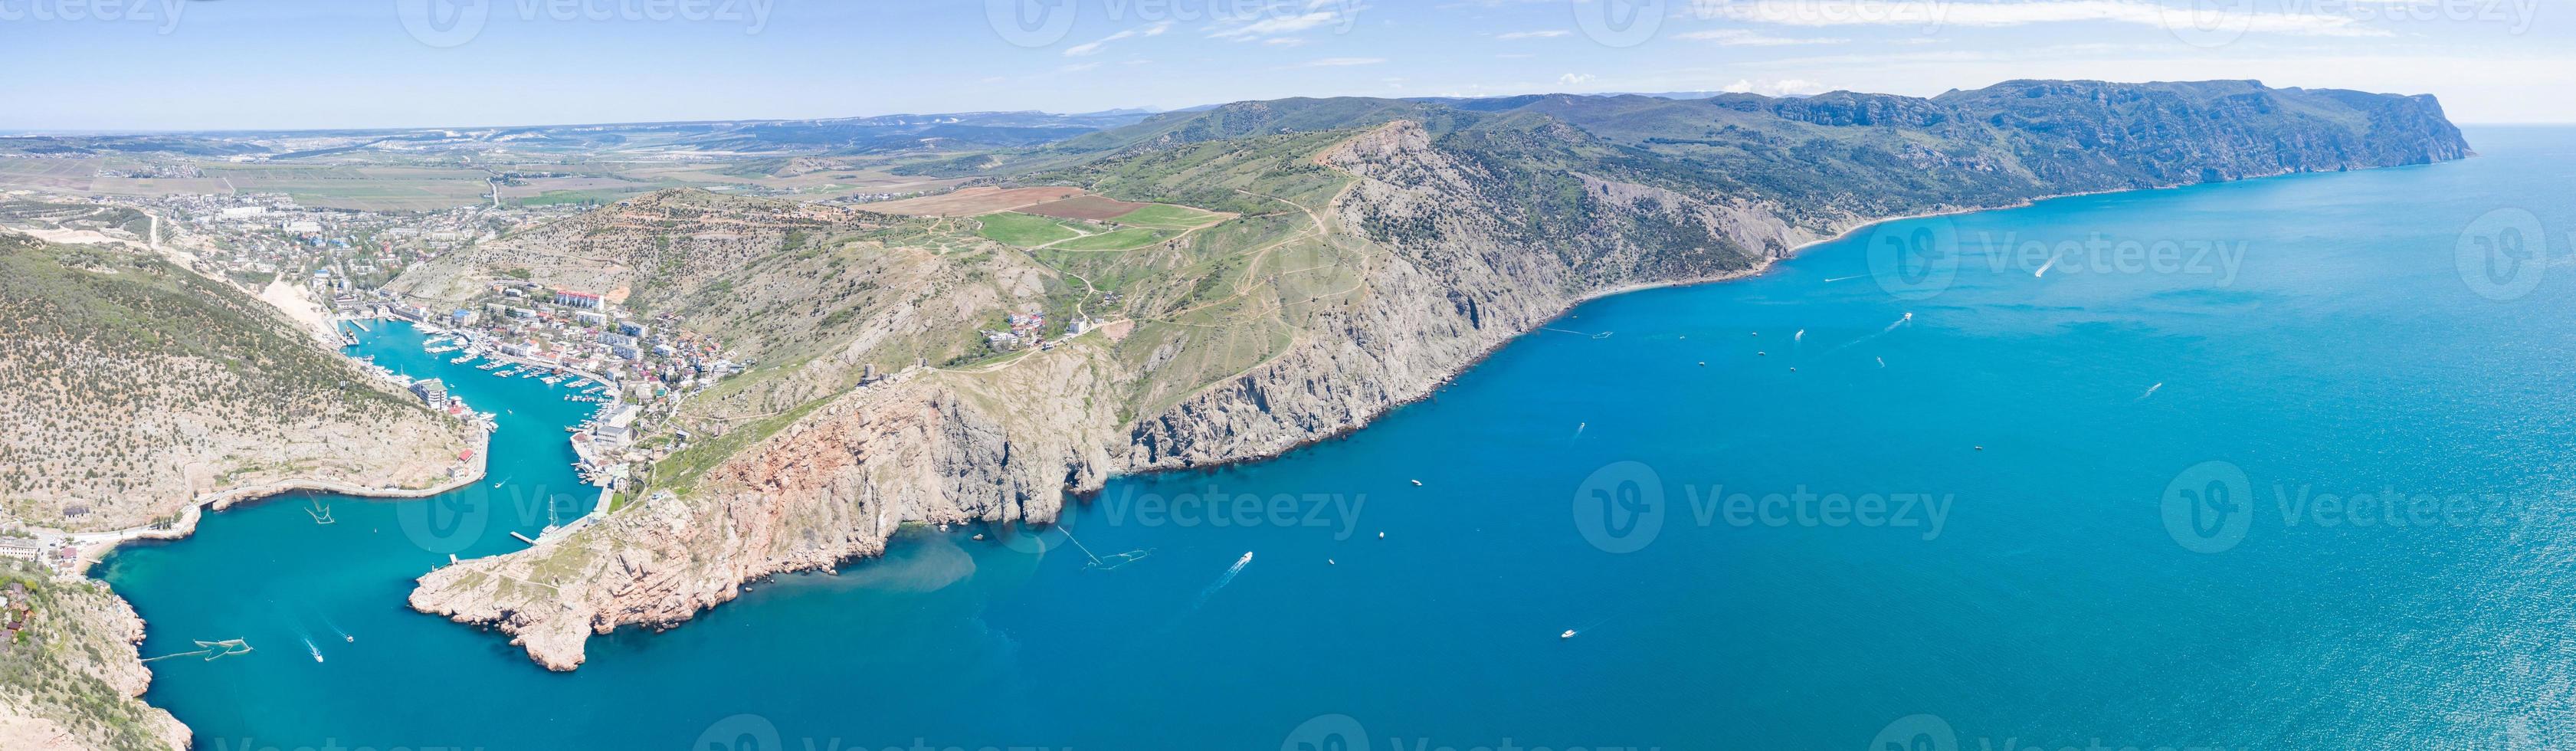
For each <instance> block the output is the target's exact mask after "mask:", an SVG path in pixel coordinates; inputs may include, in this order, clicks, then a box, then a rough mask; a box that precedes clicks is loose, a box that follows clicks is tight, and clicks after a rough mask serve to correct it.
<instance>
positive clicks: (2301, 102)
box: [397, 81, 2468, 669]
mask: <svg viewBox="0 0 2576 751" xmlns="http://www.w3.org/2000/svg"><path fill="white" fill-rule="evenodd" d="M2467 155H2468V148H2467V144H2466V143H2465V141H2463V140H2462V139H2461V137H2460V135H2459V132H2458V130H2457V129H2456V128H2454V127H2452V126H2451V125H2450V123H2449V122H2448V121H2447V119H2445V118H2444V116H2443V114H2442V112H2441V108H2440V106H2439V104H2438V103H2436V102H2434V101H2432V100H2431V99H2430V98H2428V97H2399V96H2385V95H2374V94H2363V93H2358V92H2346V91H2309V90H2299V89H2271V88H2266V87H2264V86H2262V85H2261V84H2259V83H2254V82H2227V81H2221V82H2205V83H2188V84H2116V83H2102V82H2081V81H2078V82H2049V81H2017V82H2011V83H2006V84H2002V85H1998V86H1996V87H1992V88H1989V89H1984V90H1979V91H1970V92H1952V93H1949V94H1945V95H1943V96H1940V97H1935V98H1930V99H1922V98H1908V97H1893V96H1883V95H1868V94H1853V93H1848V92H1837V93H1833V94H1826V95H1822V96H1817V97H1808V98H1798V99H1776V98H1766V97H1759V96H1751V95H1725V96H1718V97H1714V98H1708V99H1693V100H1673V99H1658V98H1653V97H1642V96H1627V97H1577V96H1534V97H1514V98H1509V99H1492V100H1460V101H1447V102H1431V101H1408V100H1389V99H1301V100H1282V101H1275V102H1244V103H1236V104H1230V105H1225V106H1221V107H1216V108H1213V109H1209V110H1205V111H1199V112H1188V113H1173V114H1165V115H1157V116H1154V117H1150V118H1145V119H1144V120H1143V121H1141V122H1138V123H1136V124H1134V125H1129V126H1126V127H1122V128H1115V129H1111V130H1106V131H1101V132H1098V133H1092V134H1089V135H1083V136H1077V137H1074V138H1070V139H1065V140H1062V141H1059V142H1055V143H1051V144H1045V145H1039V146H1032V147H1026V148H1019V149H1006V150H999V151H992V152H981V153H976V154H972V155H968V156H966V157H962V158H959V159H955V160H947V161H941V162H935V163H927V164H925V165H923V166H921V167H920V169H922V170H925V171H933V172H939V173H941V174H947V175H954V176H965V177H976V178H978V179H981V180H983V181H984V182H985V183H986V185H985V186H984V187H986V188H990V189H989V190H976V191H973V192H968V191H960V192H958V193H956V194H951V195H949V196H940V197H935V198H936V199H937V200H931V199H916V200H914V201H907V202H900V203H890V204H879V205H863V206H860V207H857V208H855V209H846V210H845V209H818V208H812V207H804V206H800V205H797V204H788V203H783V202H772V201H757V200H750V199H734V198H724V197H718V196H713V195H711V194H705V193H696V192H666V193H659V194H654V195H653V196H650V197H649V198H647V199H641V200H637V201H632V202H629V203H628V204H627V205H622V206H617V207H611V208H606V209H602V210H600V211H598V212H595V213H593V214H590V215H586V216H584V217H581V218H578V219H574V220H567V221H566V222H563V223H560V224H559V225H556V226H553V227H549V228H546V229H543V230H539V231H534V232H530V233H526V234H524V235H520V236H515V237H511V238H506V239H504V240H502V241H499V242H496V243H491V244H487V245H485V246H483V247H481V248H478V249H476V251H475V252H474V253H473V254H471V255H466V254H459V255H457V256H454V257H452V258H453V260H452V261H449V262H446V263H443V264H441V265H440V266H439V267H437V268H432V269H416V270H414V271H413V272H407V273H406V275H405V277H404V278H403V279H401V280H398V282H397V286H398V287H401V288H404V289H406V290H408V291H410V292H412V293H413V294H416V295H422V296H426V297H432V298H437V299H451V298H453V297H456V296H461V295H470V294H472V293H473V291H474V290H475V289H477V288H478V287H479V286H482V285H486V284H488V283H489V282H491V281H493V280H497V279H501V278H504V277H510V278H520V279H527V280H532V281H535V282H537V283H540V284H564V285H574V286H584V287H586V288H589V289H594V290H615V291H616V293H617V294H622V295H623V296H624V297H623V299H625V300H626V301H627V303H628V304H629V305H632V306H635V307H637V308H638V309H641V310H647V311H655V312H664V313H670V314H673V315H675V316H677V317H678V318H679V319H680V320H681V321H683V325H685V326H687V327H689V328H690V329H691V330H693V331H703V332H706V333H708V334H709V335H711V336H716V337H718V338H720V339H721V340H723V341H725V342H726V343H727V344H728V346H731V347H734V348H735V349H736V350H738V352H737V354H738V356H739V358H740V359H744V360H748V361H752V362H755V363H756V365H755V366H754V367H752V368H750V369H748V370H747V371H745V372H744V373H743V374H741V375H737V376H734V377H732V378H729V379H726V380H724V381H722V382H721V383H719V384H717V385H715V386H714V387H712V388H710V389H708V390H707V391H705V392H702V393H700V394H698V395H696V396H693V397H691V398H690V399H688V400H687V401H686V402H685V404H684V406H682V407H680V408H679V409H678V410H677V411H676V412H674V413H672V414H670V415H668V416H667V419H665V420H663V421H662V422H661V423H660V427H659V428H658V430H659V431H660V432H659V434H658V435H656V436H654V437H651V438H648V439H647V440H646V441H645V442H644V444H642V445H643V446H644V447H646V452H647V456H646V457H645V459H644V461H646V462H647V463H648V466H647V467H646V471H645V472H644V473H642V475H641V476H642V477H644V478H646V480H645V483H644V484H643V485H642V486H641V487H639V488H637V489H636V490H635V491H634V493H633V495H632V500H631V501H629V502H626V503H623V504H622V505H621V506H620V507H619V508H618V509H617V510H616V511H613V512H611V513H610V514H608V515H607V516H606V517H605V518H604V520H603V521H602V522H601V523H599V524H597V525H595V526H592V527H589V528H587V529H585V530H583V531H582V532H581V533H579V534H576V535H573V536H571V537H569V538H568V539H563V540H560V541H554V542H550V543H548V544H546V545H543V546H540V547H537V548H534V549H531V550H526V551H521V552H518V553H513V554H510V555H506V556H501V557H497V558H491V559H484V560H476V561H468V562H465V563H463V564H461V565H456V566H450V567H447V568H444V569H441V570H439V571H437V572H434V573H432V574H430V575H429V576H426V577H423V578H422V580H421V583H420V586H419V588H418V589H417V590H415V592H414V593H413V596H412V605H413V607H415V608H417V609H420V610H423V611H426V612H432V613H438V614H442V615H447V616H450V617H452V618H454V619H456V620H460V621H468V622H476V623H489V624H494V625H497V626H498V627H500V628H501V629H503V630H504V631H507V632H509V633H512V634H514V635H515V636H516V637H517V643H519V644H521V645H523V646H524V647H525V648H526V649H527V650H528V651H529V652H530V654H531V655H532V656H533V657H534V658H536V659H537V660H539V661H540V662H542V663H544V664H546V665H548V666H550V667H553V668H557V669H571V668H572V667H574V666H576V665H578V664H579V663H580V662H581V660H582V654H583V645H584V643H585V641H586V639H587V637H588V635H590V634H593V633H605V632H607V631H610V630H613V629H615V628H617V627H619V626H624V625H648V626H659V625H668V624H671V623H675V622H678V621H681V620H684V619H687V618H689V617H691V616H693V615H694V614H695V613H697V612H698V611H700V610H702V609H704V608H707V607H712V606H714V605H716V604H718V603H721V602H724V601H726V600H729V599H731V598H732V597H734V596H736V595H737V594H738V593H739V592H740V586H741V585H742V584H743V583H744V582H745V581H748V580H750V579H753V578H757V577H760V576H765V575H768V574H772V573H776V572H782V571H793V570H809V569H818V568H828V567H831V566H835V565H839V564H840V563H841V562H842V561H845V560H847V559H850V558H852V557H861V556H869V555H875V554H878V553H881V552H882V551H883V550H884V545H885V542H886V540H887V539H888V536H889V535H890V534H891V533H892V532H893V531H894V528H895V526H896V525H900V524H951V523H965V522H994V523H998V522H1010V521H1020V520H1026V521H1031V522H1046V521H1049V520H1052V519H1054V518H1055V517H1056V516H1057V514H1058V513H1059V512H1060V511H1061V510H1062V506H1063V504H1064V503H1065V502H1066V499H1067V497H1068V493H1080V492H1083V491H1088V490H1094V489H1097V488H1099V487H1101V484H1102V483H1103V482H1105V481H1106V480H1107V478H1109V477H1110V476H1113V475H1116V474H1120V473H1130V472H1144V471H1155V470H1166V469H1177V468H1186V467H1198V466H1207V465H1211V464H1216V463H1223V462H1232V461H1242V460H1246V459H1252V458H1259V457H1264V456H1270V455H1274V454H1277V453H1279V452H1282V451H1286V450H1289V449H1292V448H1294V447H1296V446H1300V445H1303V444H1306V443H1308V442H1311V441H1314V440H1317V439H1320V438H1323V437H1327V436H1330V435H1333V434H1335V433H1338V432H1342V431H1348V430H1353V429H1356V428H1358V427H1360V426H1361V425H1364V424H1365V423H1367V421H1369V420H1371V419H1373V418H1374V417H1376V416H1377V415H1378V414H1380V413H1382V412H1384V411H1385V410H1387V409H1389V408H1392V407H1394V406H1396V405H1399V404H1402V403H1405V402H1407V401H1410V400H1414V399H1419V398H1422V397H1424V396H1426V395H1428V394H1429V393H1430V392H1431V391H1432V390H1433V389H1435V388H1437V387H1438V386H1439V384H1441V383H1442V382H1443V381H1444V380H1445V379H1447V378H1449V377H1450V376H1452V375H1454V374H1455V373H1457V372H1458V371H1459V370H1460V369H1461V368H1464V367H1466V366H1467V365H1469V364H1470V363H1472V362H1474V361H1475V360H1476V359H1477V358H1478V357H1481V356H1482V355H1483V354H1484V353H1486V352H1488V351H1490V350H1492V349H1493V348H1495V347H1497V346H1500V345H1501V344H1502V343H1504V342H1506V341H1508V340H1509V339H1511V338H1512V337H1515V336H1518V335H1520V334H1522V333H1525V332H1528V331H1530V330H1532V329H1533V328H1535V327H1537V326H1539V325H1540V324H1542V323H1543V322H1545V321H1547V320H1549V319H1551V318H1553V317H1554V316H1557V315H1559V314H1561V313H1562V312H1564V311H1565V310H1567V309H1568V308H1569V307H1571V306H1572V305H1574V304H1575V303H1577V302H1579V301H1581V300H1584V299H1587V298H1591V297H1596V296H1600V295H1604V294H1611V293H1615V292H1617V291H1620V290H1625V289H1632V288H1635V287H1638V286H1644V285H1659V284H1679V283H1691V282H1701V281H1709V280H1717V279H1725V278H1730V277H1734V276H1740V275H1743V274H1748V273H1753V272H1756V271H1759V270H1760V269H1762V268H1764V267H1765V266H1767V265H1768V264H1770V263H1772V262H1774V261H1777V260H1779V259H1781V258H1784V257H1787V256H1788V255H1789V254H1790V253H1792V252H1793V251H1794V250H1795V249H1797V248H1799V247H1802V246H1804V245H1807V244H1809V243H1812V242H1816V241H1818V240H1821V239H1825V238H1828V237H1832V236H1834V235H1837V234H1840V233H1843V232H1846V231H1849V230H1851V229H1853V228H1856V227H1860V226H1863V225H1865V224H1867V223H1869V222H1873V221H1877V220H1883V219H1887V218H1891V217H1897V216H1905V215H1912V214H1921V213H1929V212H1942V211H1957V210H1970V209H1981V208H1996V207H2004V206H2012V205H2018V204H2021V203H2026V202H2028V201H2030V200H2034V199H2037V198H2042V197H2047V196H2053V195H2062V194H2071V193H2083V192H2096V191H2111V190H2129V189H2146V188H2160V187H2169V186H2179V185H2190V184H2197V183H2206V182H2216V181H2226V180H2237V179H2246V178H2255V177H2264V176H2270V175H2280V174H2288V173H2296V172H2319V171H2336V170H2349V169H2366V168H2373V167H2385V166H2394V165H2404V164H2423V163H2430V162H2437V161H2443V160H2449V159H2458V158H2462V157H2465V156H2467ZM443 260H446V259H443ZM415 274H417V275H418V277H417V278H415V277H414V275H415ZM441 296H446V297H441ZM871 368H873V369H874V370H876V371H877V372H879V373H880V374H885V376H884V377H883V378H881V379H879V380H875V381H867V380H866V379H865V374H866V373H867V372H868V371H869V370H870V369H871ZM522 582H538V583H542V584H546V585H549V586H547V587H544V588H540V587H531V586H525V585H524V584H522Z"/></svg>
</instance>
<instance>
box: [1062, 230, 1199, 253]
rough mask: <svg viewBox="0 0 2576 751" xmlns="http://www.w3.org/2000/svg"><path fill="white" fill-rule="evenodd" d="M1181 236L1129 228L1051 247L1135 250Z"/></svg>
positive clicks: (1167, 231) (1172, 232)
mask: <svg viewBox="0 0 2576 751" xmlns="http://www.w3.org/2000/svg"><path fill="white" fill-rule="evenodd" d="M1180 234H1181V233H1179V232H1176V231H1173V230H1163V229H1149V228H1145V227H1129V228H1126V229H1122V230H1114V231H1110V232H1103V233H1100V234H1097V235H1089V236H1085V237H1079V238H1075V239H1072V240H1066V241H1064V242H1060V243H1056V244H1055V245H1052V246H1049V247H1052V248H1054V249H1056V250H1135V249H1137V248H1142V247H1146V246H1149V245H1153V244H1154V243H1158V242H1162V241H1164V240H1169V239H1172V238H1174V237H1177V236H1179V235H1180Z"/></svg>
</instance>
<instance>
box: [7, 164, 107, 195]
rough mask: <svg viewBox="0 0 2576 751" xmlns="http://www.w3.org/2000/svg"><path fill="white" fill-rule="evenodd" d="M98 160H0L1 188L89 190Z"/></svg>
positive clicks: (96, 172)
mask: <svg viewBox="0 0 2576 751" xmlns="http://www.w3.org/2000/svg"><path fill="white" fill-rule="evenodd" d="M100 162H101V160H98V159H36V158H27V159H0V186H16V187H26V188H53V189H56V190H88V189H89V184H90V182H91V181H92V180H95V179H97V178H98V168H99V164H100Z"/></svg>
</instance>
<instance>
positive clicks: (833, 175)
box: [505, 160, 962, 201]
mask: <svg viewBox="0 0 2576 751" xmlns="http://www.w3.org/2000/svg"><path fill="white" fill-rule="evenodd" d="M771 161H777V160H755V161H751V162H724V163H716V164H708V163H692V164H652V165H623V166H620V167H619V168H618V169H617V171H616V177H619V178H623V179H627V180H634V181H638V182H646V183H655V184H661V185H666V186H678V185H689V186H698V187H708V186H718V185H739V186H751V187H757V188H761V189H763V190H766V191H772V192H774V193H786V194H793V195H794V196H795V197H796V198H798V199H800V200H807V201H820V200H828V199H833V198H839V197H842V196H849V195H858V194H876V193H918V192H923V191H930V190H937V189H941V188H946V187H948V186H951V185H955V184H957V183H959V182H962V181H961V180H956V179H947V178H928V177H909V176H901V175H895V174H893V173H890V172H886V171H885V170H883V169H880V168H876V167H866V166H851V167H849V168H847V169H824V170H815V171H812V172H802V173H797V174H792V175H785V176H779V175H772V174H765V173H761V172H759V171H757V169H756V168H758V167H761V166H765V165H766V164H767V163H768V162H771ZM791 171H792V170H791ZM505 195H506V194H505Z"/></svg>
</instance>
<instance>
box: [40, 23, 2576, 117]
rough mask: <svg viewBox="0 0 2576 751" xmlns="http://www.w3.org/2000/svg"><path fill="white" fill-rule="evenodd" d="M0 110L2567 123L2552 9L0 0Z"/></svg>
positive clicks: (2566, 44) (2566, 29) (2572, 68)
mask: <svg viewBox="0 0 2576 751" xmlns="http://www.w3.org/2000/svg"><path fill="white" fill-rule="evenodd" d="M0 63H5V64H6V65H7V66H8V67H7V70H9V71H10V73H8V74H6V75H0V102H6V103H8V104H7V105H6V106H0V130H10V131H153V130H217V129H305V128H365V127H440V126H447V127H458V126H488V125H548V124H575V123H604V122H648V121H669V120H737V119H757V118H784V119H801V118H823V117H851V116H863V115H882V114H897V113H935V112H968V111H987V110H1046V111H1053V112H1088V111H1097V110H1106V109H1117V108H1130V107H1144V108H1156V109H1172V108H1181V107H1189V106H1196V105H1203V104H1214V103H1221V102H1229V101H1240V100H1247V99H1275V98H1282V97H1292V96H1345V95H1360V96H1389V97H1417V96H1494V95H1510V94H1527V93H1552V92H1568V93H1602V92H1649V93H1651V92H1675V91H1715V90H1731V91H1751V92H1757V93H1763V94H1773V95H1795V94H1813V93H1820V92H1824V91H1829V90H1838V89H1847V90H1854V91H1867V92H1880V93H1892V94H1906V95H1916V96H1930V95H1935V94H1939V93H1941V92H1943V91H1946V90H1949V89H1953V88H1977V87H1981V86H1986V85H1989V84H1993V83H1995V82H1998V81H2005V80H2011V79H2016V78H2085V79H2101V80H2113V81H2154V80H2201V79H2220V78H2225V79H2255V80H2260V81H2263V82H2265V83H2267V84H2270V85H2273V86H2280V87H2288V86H2303V87H2311V88H2318V87H2332V88H2351V89H2361V90H2365V91H2374V92H2392V93H2405V94H2433V95H2436V96H2439V97H2441V99H2442V101H2443V103H2444V105H2445V106H2446V107H2447V108H2448V109H2449V112H2450V114H2451V116H2452V118H2453V119H2454V120H2457V121H2459V122H2463V123H2571V122H2576V3H2571V2H2566V0H0Z"/></svg>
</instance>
